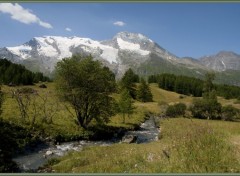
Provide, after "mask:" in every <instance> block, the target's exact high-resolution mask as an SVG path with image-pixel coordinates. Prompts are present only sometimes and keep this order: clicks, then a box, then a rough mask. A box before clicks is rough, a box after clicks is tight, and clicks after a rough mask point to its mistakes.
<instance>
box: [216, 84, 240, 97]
mask: <svg viewBox="0 0 240 176" xmlns="http://www.w3.org/2000/svg"><path fill="white" fill-rule="evenodd" d="M216 91H217V94H218V96H221V97H224V98H226V99H231V98H240V87H239V86H230V85H217V86H216Z"/></svg>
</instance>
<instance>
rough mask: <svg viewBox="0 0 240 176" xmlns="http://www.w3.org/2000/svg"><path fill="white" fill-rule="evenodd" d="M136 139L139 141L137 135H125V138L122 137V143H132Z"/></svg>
mask: <svg viewBox="0 0 240 176" xmlns="http://www.w3.org/2000/svg"><path fill="white" fill-rule="evenodd" d="M136 141H137V136H136V135H126V136H123V138H122V143H127V144H130V143H134V142H136Z"/></svg>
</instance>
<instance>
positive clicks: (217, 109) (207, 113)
mask: <svg viewBox="0 0 240 176" xmlns="http://www.w3.org/2000/svg"><path fill="white" fill-rule="evenodd" d="M221 107H222V106H221V104H220V103H218V102H217V101H216V100H214V99H198V100H197V99H195V100H194V101H193V104H192V106H191V107H190V111H191V112H192V115H193V117H196V118H200V119H220V118H221Z"/></svg>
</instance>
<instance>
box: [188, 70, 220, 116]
mask: <svg viewBox="0 0 240 176" xmlns="http://www.w3.org/2000/svg"><path fill="white" fill-rule="evenodd" d="M205 77H206V78H205V82H204V87H203V92H204V93H203V99H201V100H194V102H193V106H192V107H191V109H190V110H191V112H192V114H193V116H194V117H197V118H204V119H219V118H220V116H221V108H222V106H221V104H220V103H219V102H218V100H217V95H216V91H215V90H214V85H213V83H212V81H213V80H214V74H212V73H207V74H206V75H205Z"/></svg>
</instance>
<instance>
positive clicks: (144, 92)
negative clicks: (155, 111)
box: [137, 79, 153, 102]
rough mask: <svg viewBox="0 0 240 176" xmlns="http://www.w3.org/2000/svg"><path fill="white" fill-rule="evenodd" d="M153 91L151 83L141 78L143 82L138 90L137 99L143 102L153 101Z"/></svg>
mask: <svg viewBox="0 0 240 176" xmlns="http://www.w3.org/2000/svg"><path fill="white" fill-rule="evenodd" d="M152 97H153V96H152V93H151V90H150V88H149V85H148V84H147V83H146V81H145V80H144V79H141V83H140V85H139V87H138V90H137V99H138V100H139V101H141V102H151V101H153V100H152Z"/></svg>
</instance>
